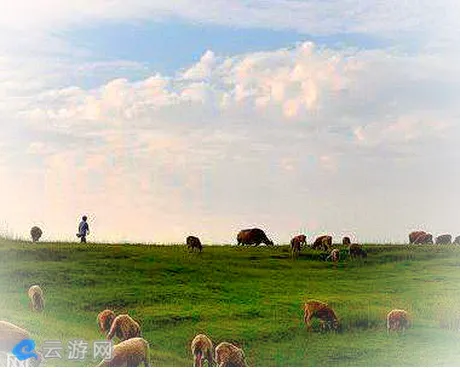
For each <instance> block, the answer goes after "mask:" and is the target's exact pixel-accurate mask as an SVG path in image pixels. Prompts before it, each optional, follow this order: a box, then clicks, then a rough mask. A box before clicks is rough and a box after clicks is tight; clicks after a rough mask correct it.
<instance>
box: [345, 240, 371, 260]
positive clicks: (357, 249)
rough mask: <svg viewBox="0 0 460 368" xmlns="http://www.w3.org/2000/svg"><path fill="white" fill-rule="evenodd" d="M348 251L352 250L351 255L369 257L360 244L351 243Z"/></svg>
mask: <svg viewBox="0 0 460 368" xmlns="http://www.w3.org/2000/svg"><path fill="white" fill-rule="evenodd" d="M348 251H349V252H350V257H361V258H367V252H366V251H365V250H364V249H363V248H362V247H361V245H359V244H356V243H354V244H350V246H349V247H348Z"/></svg>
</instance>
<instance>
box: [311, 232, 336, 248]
mask: <svg viewBox="0 0 460 368" xmlns="http://www.w3.org/2000/svg"><path fill="white" fill-rule="evenodd" d="M331 246H332V236H330V235H321V236H318V237H317V238H316V239H315V241H314V242H313V244H312V245H311V247H312V249H321V250H323V251H325V252H326V251H327V250H328V249H329V247H331Z"/></svg>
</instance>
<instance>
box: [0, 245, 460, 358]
mask: <svg viewBox="0 0 460 368" xmlns="http://www.w3.org/2000/svg"><path fill="white" fill-rule="evenodd" d="M364 247H365V248H366V249H367V250H368V258H367V259H366V260H350V259H346V260H343V261H340V263H339V264H338V265H337V266H336V265H334V264H332V263H331V262H324V261H320V260H319V255H320V254H319V252H316V251H312V250H302V254H301V256H300V258H299V259H297V260H294V261H293V260H292V259H291V258H290V254H289V249H288V247H287V246H275V247H263V246H261V247H236V246H205V248H204V251H203V253H202V254H198V253H192V252H189V251H188V250H187V249H186V248H185V246H183V245H177V246H175V245H172V246H158V245H156V246H153V245H111V244H87V245H85V246H82V245H80V244H68V243H39V244H32V243H29V242H19V241H9V240H0V319H4V320H7V321H10V322H12V323H15V324H17V325H20V326H22V327H24V328H26V329H27V330H29V331H30V332H31V334H32V336H33V338H34V339H35V341H36V342H37V345H38V348H40V346H41V344H42V343H43V342H44V341H46V340H61V341H63V343H64V346H66V344H67V341H68V340H71V339H75V338H81V339H84V340H86V341H88V342H90V345H91V344H92V341H93V340H102V339H103V338H104V337H103V336H102V335H101V334H100V333H99V331H98V327H97V324H96V316H97V314H98V312H100V311H101V310H103V309H106V308H109V309H112V310H114V311H115V313H117V314H120V313H129V314H130V315H131V316H132V317H133V318H134V319H136V320H137V321H138V322H139V323H140V325H141V328H142V331H143V337H144V338H145V339H146V340H148V341H149V343H150V346H151V362H152V365H155V366H191V365H192V362H193V360H192V356H191V353H190V348H189V346H190V342H191V340H192V338H193V337H194V336H195V334H197V333H206V334H207V335H208V336H209V337H210V338H211V339H212V340H213V342H214V344H215V345H217V344H218V343H219V342H221V341H229V342H233V343H235V344H237V345H239V346H241V347H242V348H243V349H244V351H245V354H246V357H247V362H248V364H249V365H251V366H421V365H423V366H458V365H460V333H459V332H458V330H457V331H455V330H454V329H445V328H440V322H443V323H444V324H451V325H456V323H457V321H458V320H459V318H460V287H459V285H460V272H459V267H460V247H456V246H407V245H364ZM32 284H39V285H41V287H42V288H43V290H44V292H45V303H46V305H45V312H43V313H41V314H40V313H33V312H31V311H30V310H29V306H28V298H27V290H28V288H29V286H31V285H32ZM307 299H318V300H322V301H325V302H327V303H329V304H330V305H331V306H332V307H333V308H334V309H335V311H336V312H337V314H338V316H339V318H340V320H341V323H342V325H343V331H342V333H334V332H329V333H321V332H319V331H318V330H317V331H313V332H307V331H306V329H305V326H304V323H303V312H302V305H303V302H304V301H305V300H307ZM393 308H403V309H406V310H407V311H408V312H410V314H411V316H412V327H411V329H409V330H408V331H407V332H406V333H405V334H402V335H398V334H390V335H389V336H388V335H387V333H386V326H385V315H386V313H387V312H388V311H389V310H391V309H393ZM90 350H91V349H90ZM64 351H65V350H64ZM97 363H98V361H95V360H93V358H92V354H88V355H87V358H86V360H82V361H69V360H68V359H48V360H47V361H46V362H45V365H47V366H71V365H74V366H75V365H79V366H85V365H95V364H97Z"/></svg>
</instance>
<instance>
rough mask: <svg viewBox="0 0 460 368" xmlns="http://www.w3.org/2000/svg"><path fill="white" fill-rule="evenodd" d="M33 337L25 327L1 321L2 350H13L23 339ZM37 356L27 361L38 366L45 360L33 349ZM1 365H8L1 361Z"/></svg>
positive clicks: (0, 343)
mask: <svg viewBox="0 0 460 368" xmlns="http://www.w3.org/2000/svg"><path fill="white" fill-rule="evenodd" d="M29 339H31V337H30V333H29V332H28V331H26V330H24V329H23V328H21V327H19V326H16V325H14V324H12V323H10V322H6V321H0V352H11V351H12V350H13V348H14V347H15V346H16V345H17V344H19V343H20V342H21V341H22V340H29ZM31 353H35V354H36V357H32V358H29V359H28V360H27V363H30V365H31V366H38V365H39V364H40V363H41V361H42V360H43V356H42V355H41V354H40V353H39V352H37V351H36V350H35V349H34V350H32V351H31ZM0 366H6V362H5V364H3V362H1V361H0Z"/></svg>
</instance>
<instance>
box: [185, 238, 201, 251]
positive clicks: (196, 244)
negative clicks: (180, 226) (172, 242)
mask: <svg viewBox="0 0 460 368" xmlns="http://www.w3.org/2000/svg"><path fill="white" fill-rule="evenodd" d="M185 242H186V243H187V248H188V249H190V248H191V249H192V250H194V249H195V248H196V249H198V250H199V251H200V252H201V251H202V250H203V245H202V244H201V241H200V239H199V238H197V237H196V236H187V239H186V240H185Z"/></svg>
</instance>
